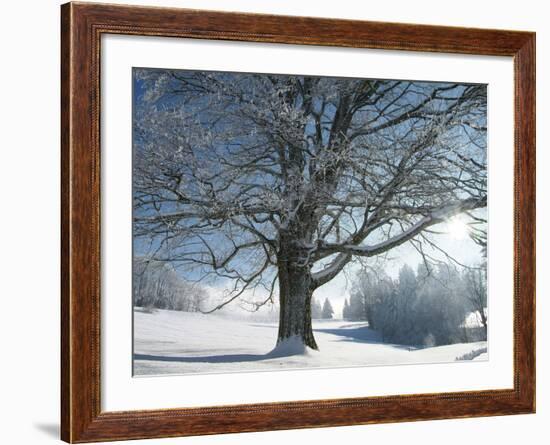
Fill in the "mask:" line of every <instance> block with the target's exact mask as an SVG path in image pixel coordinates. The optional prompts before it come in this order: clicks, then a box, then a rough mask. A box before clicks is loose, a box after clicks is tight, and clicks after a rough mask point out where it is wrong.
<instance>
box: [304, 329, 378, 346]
mask: <svg viewBox="0 0 550 445" xmlns="http://www.w3.org/2000/svg"><path fill="white" fill-rule="evenodd" d="M313 331H314V332H321V333H323V334H331V335H336V336H338V337H342V338H340V339H339V341H351V342H359V343H382V338H381V336H380V334H379V333H378V332H376V331H373V330H372V329H369V328H367V327H364V326H360V327H357V328H347V327H342V328H317V329H315V328H313Z"/></svg>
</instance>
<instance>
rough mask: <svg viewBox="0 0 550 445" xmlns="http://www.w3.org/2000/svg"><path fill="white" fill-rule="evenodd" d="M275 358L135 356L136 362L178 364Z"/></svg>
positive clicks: (261, 356)
mask: <svg viewBox="0 0 550 445" xmlns="http://www.w3.org/2000/svg"><path fill="white" fill-rule="evenodd" d="M269 358H273V356H271V355H269V354H227V355H207V356H203V357H170V356H163V355H149V354H134V360H147V361H153V362H176V363H233V362H256V361H260V360H266V359H269Z"/></svg>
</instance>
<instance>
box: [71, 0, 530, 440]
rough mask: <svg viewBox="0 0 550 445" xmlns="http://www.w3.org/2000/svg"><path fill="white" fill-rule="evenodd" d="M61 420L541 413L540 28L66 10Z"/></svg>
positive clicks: (309, 420) (107, 430)
mask: <svg viewBox="0 0 550 445" xmlns="http://www.w3.org/2000/svg"><path fill="white" fill-rule="evenodd" d="M61 18H62V20H61V32H62V46H61V64H62V66H61V71H62V76H61V84H62V88H61V103H62V119H61V121H62V131H61V147H62V178H61V184H62V187H61V188H62V228H61V230H62V245H61V251H62V276H61V283H62V295H61V312H62V341H61V346H62V375H61V391H62V393H61V399H62V413H61V416H62V419H61V435H62V439H63V440H65V441H67V442H71V443H76V442H94V441H107V440H124V439H139V438H154V437H175V436H186V435H201V434H217V433H228V432H245V431H265V430H277V429H289V428H307V427H320V426H339V425H354V424H367V423H379V422H400V421H412V420H427V419H441V418H458V417H474V416H491V415H506V414H521V413H533V412H534V411H535V230H534V225H535V34H534V33H530V32H518V31H503V30H488V29H466V28H450V27H439V26H425V25H409V24H390V23H380V22H361V21H349V20H335V19H320V18H306V17H288V16H269V15H255V14H241V13H226V12H213V11H198V10H186V9H173V8H148V7H138V6H117V5H106V4H92V3H86V4H82V3H67V4H65V5H63V6H62V8H61Z"/></svg>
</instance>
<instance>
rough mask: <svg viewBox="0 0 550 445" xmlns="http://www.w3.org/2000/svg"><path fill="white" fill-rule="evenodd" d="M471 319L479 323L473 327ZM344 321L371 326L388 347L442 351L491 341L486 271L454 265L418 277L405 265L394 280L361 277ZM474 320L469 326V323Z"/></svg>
mask: <svg viewBox="0 0 550 445" xmlns="http://www.w3.org/2000/svg"><path fill="white" fill-rule="evenodd" d="M471 314H475V317H477V323H475V324H473V323H471V318H470V317H471ZM343 317H344V318H345V319H347V320H350V321H362V320H364V321H367V322H368V324H369V326H370V327H371V328H372V329H374V330H376V331H378V332H379V333H380V334H381V336H382V339H383V340H384V341H385V342H391V343H398V344H407V345H424V346H438V345H445V344H453V343H460V342H470V341H480V340H486V339H487V283H486V272H485V268H484V267H480V268H467V269H465V270H464V271H462V272H461V271H459V270H458V269H457V268H455V267H453V266H452V265H450V264H442V265H440V266H439V267H436V268H430V269H428V268H427V267H426V266H425V265H424V264H421V265H419V267H418V270H417V271H416V273H415V271H414V270H413V269H412V268H411V267H410V266H408V265H405V266H403V267H402V268H401V270H400V271H399V276H398V277H397V278H396V279H392V278H391V277H389V276H387V275H386V274H384V273H383V272H379V271H377V272H375V271H372V270H369V271H362V272H360V273H358V274H357V279H356V282H355V283H354V287H353V290H352V292H351V295H350V298H349V300H348V299H346V301H345V303H344V309H343ZM467 320H469V321H470V322H468V321H467Z"/></svg>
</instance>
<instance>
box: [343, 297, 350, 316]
mask: <svg viewBox="0 0 550 445" xmlns="http://www.w3.org/2000/svg"><path fill="white" fill-rule="evenodd" d="M342 317H343V318H344V320H349V318H350V313H349V303H348V299H347V298H346V299H345V300H344V309H343V310H342Z"/></svg>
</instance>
